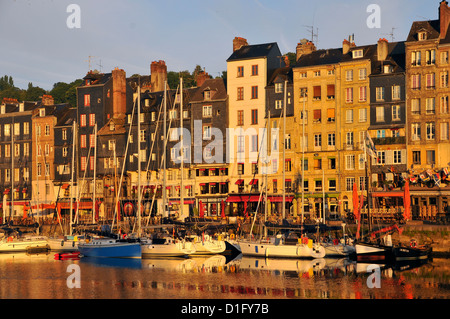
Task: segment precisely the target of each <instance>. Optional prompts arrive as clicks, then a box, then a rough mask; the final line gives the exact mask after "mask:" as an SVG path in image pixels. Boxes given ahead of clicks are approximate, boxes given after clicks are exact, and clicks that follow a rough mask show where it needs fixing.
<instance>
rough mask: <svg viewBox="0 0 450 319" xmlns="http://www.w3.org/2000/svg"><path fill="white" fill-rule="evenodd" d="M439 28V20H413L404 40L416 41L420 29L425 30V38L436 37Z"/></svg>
mask: <svg viewBox="0 0 450 319" xmlns="http://www.w3.org/2000/svg"><path fill="white" fill-rule="evenodd" d="M439 30H440V22H439V20H430V21H415V22H413V24H412V26H411V29H410V30H409V35H408V37H407V38H406V42H414V41H418V40H419V39H418V38H417V33H418V32H420V31H426V32H427V39H438V38H439Z"/></svg>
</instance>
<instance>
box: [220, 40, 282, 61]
mask: <svg viewBox="0 0 450 319" xmlns="http://www.w3.org/2000/svg"><path fill="white" fill-rule="evenodd" d="M273 49H275V50H278V51H280V49H279V48H278V44H277V43H276V42H271V43H264V44H254V45H245V46H243V47H241V48H240V49H239V50H236V51H234V52H233V53H232V54H231V56H230V57H229V58H228V59H227V62H229V61H237V60H245V59H254V58H261V57H266V56H268V55H269V53H270V51H271V50H273ZM280 55H281V53H280Z"/></svg>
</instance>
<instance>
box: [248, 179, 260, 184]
mask: <svg viewBox="0 0 450 319" xmlns="http://www.w3.org/2000/svg"><path fill="white" fill-rule="evenodd" d="M255 184H258V180H257V179H252V180H251V181H250V183H249V185H255Z"/></svg>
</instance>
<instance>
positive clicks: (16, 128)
mask: <svg viewBox="0 0 450 319" xmlns="http://www.w3.org/2000/svg"><path fill="white" fill-rule="evenodd" d="M49 131H50V130H49ZM18 135H20V123H14V136H18ZM49 135H50V132H49Z"/></svg>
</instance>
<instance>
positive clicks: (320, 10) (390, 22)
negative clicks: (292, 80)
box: [0, 0, 440, 90]
mask: <svg viewBox="0 0 450 319" xmlns="http://www.w3.org/2000/svg"><path fill="white" fill-rule="evenodd" d="M439 2H440V0H425V1H424V0H369V1H366V0H341V1H340V0H322V1H310V0H309V1H307V0H245V1H239V0H225V1H224V0H189V1H187V0H160V1H153V0H128V1H123V0H69V1H67V0H0V76H3V75H10V76H12V77H13V79H14V84H15V85H16V86H18V87H20V88H26V87H27V85H28V82H32V83H33V85H34V86H40V87H42V88H44V89H46V90H50V89H51V88H52V86H53V84H54V83H56V82H67V83H68V82H72V81H73V80H75V79H77V78H82V77H83V76H84V75H85V74H86V72H87V71H88V70H89V63H88V59H89V56H93V57H92V58H91V68H92V69H100V64H101V66H102V68H101V69H102V71H103V72H110V71H111V70H112V69H113V68H115V67H119V68H122V69H124V70H125V71H126V72H127V75H132V74H134V73H139V74H142V75H145V74H149V73H150V63H151V62H152V61H155V60H165V61H166V64H167V66H168V70H169V71H182V70H189V71H193V70H194V68H195V66H196V65H201V66H202V67H204V68H205V69H206V71H207V72H208V73H209V74H211V75H213V76H218V75H219V74H220V73H221V72H222V71H225V70H226V59H227V58H228V57H229V56H230V55H231V53H232V41H233V38H234V37H236V36H240V37H244V38H246V39H247V41H248V43H249V44H258V43H266V42H277V43H278V45H279V47H280V50H281V52H282V53H283V54H284V53H287V52H295V47H296V45H297V43H298V42H299V41H300V39H302V38H308V39H310V38H311V31H310V26H313V25H314V29H315V30H316V31H317V29H318V43H317V46H318V48H320V49H325V48H337V47H341V45H342V40H344V39H345V38H347V37H348V36H349V35H350V34H355V42H356V44H357V45H365V44H371V43H376V41H377V40H378V39H379V38H380V37H384V38H387V39H388V40H389V41H391V36H390V33H391V32H392V28H395V29H394V41H403V40H405V39H406V37H407V35H408V33H409V29H410V27H411V23H412V22H413V21H419V20H420V21H421V20H434V19H437V18H438V7H439ZM72 3H74V4H78V5H79V7H80V9H81V15H80V21H81V28H79V29H78V28H74V29H70V28H68V27H67V25H66V20H67V18H68V17H69V15H70V14H71V13H67V12H66V9H67V7H68V5H69V4H72ZM372 3H375V4H377V5H379V7H380V9H381V12H380V13H381V28H379V29H376V28H374V29H370V28H368V27H367V24H366V20H367V18H368V17H369V15H370V13H367V12H366V9H367V7H368V5H370V4H372Z"/></svg>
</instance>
